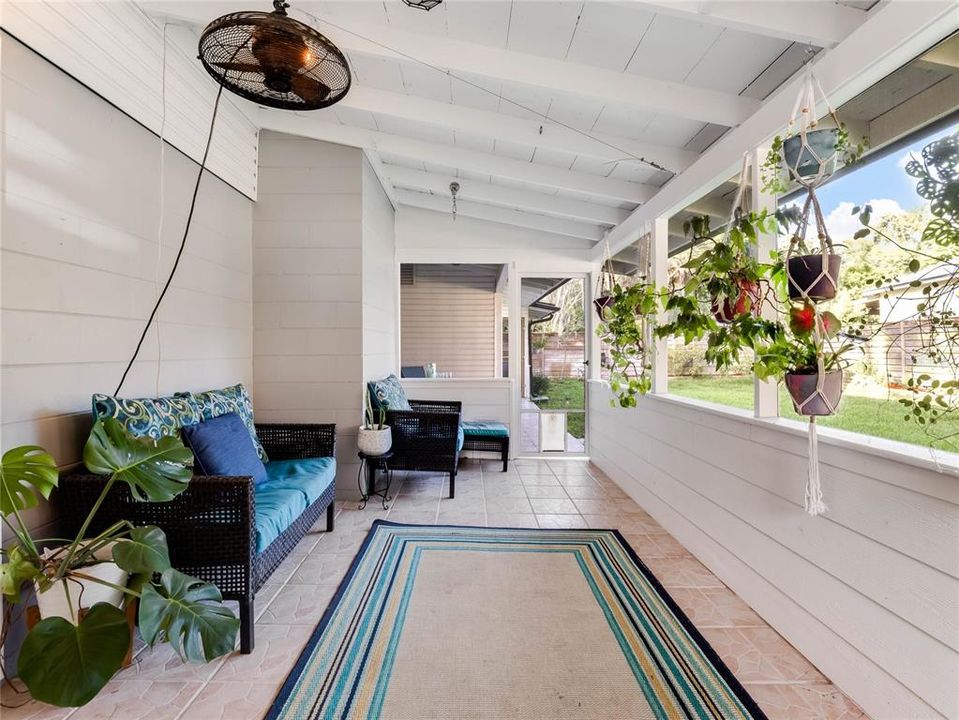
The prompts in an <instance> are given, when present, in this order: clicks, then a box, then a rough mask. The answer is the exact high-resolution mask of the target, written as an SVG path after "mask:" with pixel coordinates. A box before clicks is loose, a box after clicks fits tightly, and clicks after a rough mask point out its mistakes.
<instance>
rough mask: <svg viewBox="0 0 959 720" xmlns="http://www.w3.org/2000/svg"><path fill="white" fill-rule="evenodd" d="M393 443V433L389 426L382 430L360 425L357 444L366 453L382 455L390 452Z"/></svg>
mask: <svg viewBox="0 0 959 720" xmlns="http://www.w3.org/2000/svg"><path fill="white" fill-rule="evenodd" d="M392 445H393V434H392V433H391V432H390V428H389V426H385V427H384V428H383V429H382V430H374V429H372V428H367V427H360V434H359V437H357V439H356V446H357V447H358V448H359V450H360V452H361V453H364V454H366V455H382V454H384V453H386V452H389V449H390V447H391V446H392Z"/></svg>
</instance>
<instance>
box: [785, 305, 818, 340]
mask: <svg viewBox="0 0 959 720" xmlns="http://www.w3.org/2000/svg"><path fill="white" fill-rule="evenodd" d="M815 324H816V308H814V307H813V306H812V305H810V304H809V303H806V304H805V305H803V306H802V307H796V306H795V305H794V306H793V307H791V308H790V309H789V329H790V330H792V331H793V332H794V333H796V335H808V334H809V333H811V332H812V329H813V327H814V326H815Z"/></svg>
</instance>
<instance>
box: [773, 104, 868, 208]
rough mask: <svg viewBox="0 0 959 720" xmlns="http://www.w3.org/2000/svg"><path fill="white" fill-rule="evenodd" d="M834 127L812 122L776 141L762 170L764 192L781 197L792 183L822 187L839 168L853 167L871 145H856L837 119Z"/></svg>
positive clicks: (865, 142) (864, 141)
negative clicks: (825, 126) (821, 184)
mask: <svg viewBox="0 0 959 720" xmlns="http://www.w3.org/2000/svg"><path fill="white" fill-rule="evenodd" d="M834 121H835V126H834V127H829V128H820V127H818V122H816V121H813V122H810V123H809V125H808V127H807V128H805V129H800V130H799V131H798V132H792V133H787V134H786V136H785V137H783V136H781V135H777V136H776V137H775V138H773V141H772V144H771V146H770V148H769V152H768V153H767V154H766V158H765V160H764V161H763V164H762V167H761V168H760V172H761V176H762V183H763V191H764V192H768V193H772V194H774V195H782V194H784V193H785V192H787V191H788V190H789V184H790V182H792V181H795V182H798V183H799V184H800V185H805V186H807V187H809V186H814V185H818V184H820V183H821V182H822V181H823V180H825V179H826V178H828V177H829V176H830V175H832V174H833V173H834V172H835V171H836V165H837V164H839V163H841V164H842V165H843V166H846V165H853V164H855V163H857V162H858V161H859V159H860V158H861V157H862V155H863V153H864V152H865V150H866V147H867V145H868V143H867V141H866V140H865V139H863V140H860V141H859V142H856V143H853V142H852V140H851V138H850V136H849V131H848V130H847V129H846V126H845V125H844V124H843V123H841V122H839V119H838V118H835V117H834Z"/></svg>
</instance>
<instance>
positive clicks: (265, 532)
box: [253, 482, 307, 553]
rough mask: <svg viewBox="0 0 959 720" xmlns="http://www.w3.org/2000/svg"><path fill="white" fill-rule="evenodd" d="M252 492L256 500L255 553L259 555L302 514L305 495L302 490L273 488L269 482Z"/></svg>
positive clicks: (304, 505) (304, 508) (304, 506)
mask: <svg viewBox="0 0 959 720" xmlns="http://www.w3.org/2000/svg"><path fill="white" fill-rule="evenodd" d="M253 492H254V496H255V499H256V551H257V553H261V552H263V551H264V550H266V549H267V548H268V547H269V546H270V543H271V542H273V541H274V540H276V539H277V538H278V537H279V536H280V534H281V533H282V532H283V531H284V530H286V529H287V528H288V527H290V525H292V524H293V521H294V520H296V519H297V518H298V517H300V515H302V514H303V511H304V510H306V505H307V503H306V495H305V494H304V493H303V491H302V490H298V489H296V488H285V487H273V486H272V484H271V483H269V482H265V483H263V484H262V485H257V486H256V488H254V491H253Z"/></svg>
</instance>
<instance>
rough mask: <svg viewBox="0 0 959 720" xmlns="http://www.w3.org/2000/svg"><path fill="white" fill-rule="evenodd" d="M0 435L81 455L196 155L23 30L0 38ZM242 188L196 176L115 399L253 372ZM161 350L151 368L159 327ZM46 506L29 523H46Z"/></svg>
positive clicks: (172, 228) (142, 306) (171, 230)
mask: <svg viewBox="0 0 959 720" xmlns="http://www.w3.org/2000/svg"><path fill="white" fill-rule="evenodd" d="M2 83H3V85H2V95H3V128H2V131H3V134H2V139H3V157H2V162H0V164H2V168H3V170H2V173H3V176H2V182H3V186H2V191H0V192H2V246H0V258H2V283H0V284H2V297H0V311H2V343H0V360H2V370H0V380H2V423H3V424H2V438H0V439H2V447H3V448H4V449H6V448H10V447H13V446H15V445H21V444H26V443H37V444H40V445H43V446H45V447H46V448H47V449H48V450H49V451H50V452H51V453H53V455H54V456H55V457H56V458H57V460H58V462H59V463H60V464H61V465H63V466H67V465H72V464H75V463H77V462H79V461H80V458H81V452H82V448H83V442H84V440H85V438H86V434H87V432H88V430H89V426H90V395H91V394H92V393H94V392H108V393H112V392H113V391H114V388H115V387H116V384H117V382H118V381H119V379H120V375H121V374H122V372H123V369H124V366H125V364H126V362H127V360H128V358H129V356H130V354H131V353H132V352H133V349H134V347H135V345H136V341H137V338H138V337H139V334H140V332H141V331H142V328H143V323H144V322H145V321H146V318H147V316H148V314H149V312H150V309H151V307H152V305H153V302H154V300H155V298H156V296H157V293H158V291H159V288H158V283H162V282H163V281H164V279H165V278H166V275H167V273H168V272H169V269H170V267H171V266H172V263H173V259H174V256H175V255H176V250H177V247H178V245H179V242H180V236H181V234H182V232H183V227H184V223H185V220H186V213H187V208H188V206H189V201H190V193H191V192H192V188H193V183H194V181H195V177H196V172H197V169H198V168H197V165H196V164H195V163H194V162H193V161H191V160H189V159H188V158H186V157H185V156H184V155H182V154H181V153H179V152H177V151H176V150H173V149H172V148H170V147H169V146H165V147H164V150H163V155H164V168H163V195H164V211H163V217H162V242H161V243H159V244H158V242H157V237H158V229H159V227H160V222H161V217H160V199H159V198H160V178H161V175H160V152H161V146H160V142H159V140H158V139H157V138H156V137H155V136H154V135H153V134H151V133H150V132H149V131H147V130H146V129H144V128H143V127H141V126H140V125H138V124H137V123H136V122H134V121H133V120H131V119H130V118H128V117H126V116H125V115H124V114H123V113H121V112H119V111H118V110H117V109H116V108H113V107H111V106H110V105H109V104H107V103H105V102H104V101H103V100H102V99H101V98H99V97H97V96H96V95H95V94H94V93H92V92H90V91H89V90H87V89H86V88H84V87H83V86H82V85H80V84H79V83H77V82H76V81H74V80H73V79H71V78H70V77H69V76H67V75H66V74H64V73H63V72H61V71H60V70H58V69H57V68H56V67H54V66H53V65H51V64H50V63H48V62H46V61H45V60H43V59H42V58H41V57H39V56H38V55H36V54H35V53H33V52H32V51H31V50H29V49H28V48H26V47H25V46H24V45H22V44H21V43H19V42H17V41H15V40H11V39H9V38H5V39H4V40H3V41H2ZM251 236H252V202H251V201H250V200H249V199H248V198H246V197H245V196H243V195H241V194H240V193H238V192H237V191H236V190H234V189H233V188H231V187H229V186H228V185H226V184H225V183H223V182H222V181H220V180H218V179H216V178H215V177H212V176H209V175H207V176H206V177H204V179H203V182H202V185H201V189H200V195H199V201H198V203H197V209H196V214H195V216H194V221H193V228H192V230H191V233H190V237H189V240H188V243H187V249H186V252H185V254H184V256H183V259H182V261H181V264H180V268H179V270H178V271H177V275H176V278H175V279H174V281H173V285H172V286H171V289H170V291H169V292H168V294H167V296H166V299H165V300H164V303H163V306H162V307H161V309H160V312H159V315H158V319H159V323H158V326H154V329H152V330H151V331H150V333H149V335H148V336H147V339H146V342H145V343H144V345H143V348H142V350H141V352H140V356H139V360H138V362H137V363H136V365H135V366H134V368H133V370H132V371H131V373H130V375H129V377H128V378H127V381H126V384H125V385H124V387H123V391H122V394H123V395H125V396H127V397H136V396H149V395H155V394H157V392H159V393H161V394H165V393H171V392H174V391H179V390H202V389H207V388H211V387H222V386H225V385H228V384H232V383H237V382H245V383H250V382H251V381H252V375H253V370H252V357H251V344H252V299H251V294H252V291H251V250H250V247H251ZM157 327H158V328H159V338H160V353H159V357H160V358H161V359H162V362H161V363H160V366H159V373H158V371H157V358H158V346H157V329H156V328H157ZM50 521H51V517H50V514H49V509H48V507H47V506H46V505H43V506H41V507H39V508H37V509H35V510H34V511H32V512H31V513H30V514H29V521H28V522H29V524H31V525H33V526H35V527H39V526H43V525H47V524H49V523H50Z"/></svg>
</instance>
